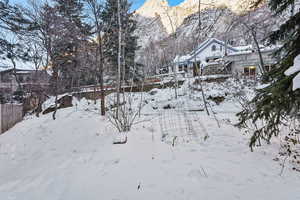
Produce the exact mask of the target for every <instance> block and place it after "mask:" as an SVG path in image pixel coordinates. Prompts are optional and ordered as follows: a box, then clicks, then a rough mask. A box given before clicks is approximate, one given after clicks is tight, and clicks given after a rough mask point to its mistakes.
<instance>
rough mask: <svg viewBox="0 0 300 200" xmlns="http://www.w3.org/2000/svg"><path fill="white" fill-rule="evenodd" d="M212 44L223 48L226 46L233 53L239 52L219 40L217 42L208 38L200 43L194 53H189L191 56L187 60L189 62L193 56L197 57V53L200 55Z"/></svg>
mask: <svg viewBox="0 0 300 200" xmlns="http://www.w3.org/2000/svg"><path fill="white" fill-rule="evenodd" d="M212 43H217V44H220V45H222V46H224V47H225V46H227V48H228V49H230V50H232V51H234V52H238V51H239V50H238V49H236V48H234V47H232V46H231V45H229V44H225V42H223V41H221V40H218V39H216V38H209V39H207V40H205V41H204V42H202V43H201V44H200V45H199V46H198V47H197V48H196V49H195V50H194V51H192V53H191V55H192V56H191V57H190V58H189V60H191V59H193V58H194V57H195V56H197V55H198V54H199V53H201V52H202V51H203V50H204V49H206V48H207V47H208V46H209V45H210V44H212Z"/></svg>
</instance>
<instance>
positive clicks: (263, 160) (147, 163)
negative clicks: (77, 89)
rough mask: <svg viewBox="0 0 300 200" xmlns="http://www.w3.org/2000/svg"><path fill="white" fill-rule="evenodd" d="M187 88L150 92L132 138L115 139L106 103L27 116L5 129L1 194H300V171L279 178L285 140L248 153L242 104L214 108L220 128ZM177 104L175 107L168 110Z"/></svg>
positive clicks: (29, 198)
mask: <svg viewBox="0 0 300 200" xmlns="http://www.w3.org/2000/svg"><path fill="white" fill-rule="evenodd" d="M183 88H184V86H183ZM184 92H185V91H184V90H182V91H179V94H180V98H179V99H178V100H172V99H173V98H172V95H174V93H173V91H171V90H170V89H165V90H158V91H157V93H156V94H155V95H149V94H145V95H144V97H145V98H146V100H147V102H148V103H147V105H146V106H145V107H144V108H143V110H142V115H141V118H139V119H138V121H137V123H136V125H135V126H134V127H133V129H132V131H131V132H130V133H128V142H127V144H124V145H113V144H112V141H113V140H114V137H115V135H116V134H117V131H116V129H115V128H114V127H113V126H112V125H111V124H110V123H109V122H108V119H107V118H105V117H101V116H100V114H99V110H98V108H99V107H100V106H99V102H98V103H97V104H96V105H94V104H93V101H87V100H85V99H83V100H82V101H80V102H76V103H75V106H74V107H72V108H67V109H63V110H59V111H58V113H57V120H55V121H53V120H52V119H51V117H52V116H51V114H48V115H43V116H41V117H40V118H36V117H33V116H31V117H27V118H26V120H24V121H23V122H21V123H19V124H17V125H16V126H15V127H14V128H12V129H11V130H9V131H8V132H7V133H5V134H4V135H1V136H0V199H1V200H83V199H87V200H99V199H104V200H110V199H111V200H134V199H143V200H144V199H145V200H146V199H149V200H154V199H157V200H160V199H161V200H176V199H178V200H183V199H184V200H189V199H190V200H196V199H207V200H221V199H222V200H224V199H228V200H229V199H230V200H233V199H242V200H265V199H272V200H282V199H288V200H298V199H300V187H299V185H300V174H299V173H297V172H295V171H293V170H292V169H291V168H290V167H288V166H286V167H285V168H284V172H283V173H282V175H280V172H281V169H282V168H281V166H280V165H279V163H278V162H275V161H274V160H273V159H274V158H275V157H277V153H278V148H279V147H278V146H279V144H278V143H276V142H275V143H273V144H272V145H268V146H264V147H261V148H258V149H256V150H255V151H254V152H250V149H249V148H248V136H245V135H243V134H242V133H241V131H240V130H238V129H236V128H235V127H233V126H232V125H231V124H232V123H233V122H234V121H235V117H234V114H235V113H236V112H237V111H238V110H239V106H238V104H237V103H235V102H234V101H226V102H224V103H221V104H220V105H219V106H213V109H214V111H215V112H216V113H218V114H217V118H218V121H219V122H220V125H221V128H218V126H217V123H216V121H215V120H214V118H213V116H212V115H211V116H207V115H206V113H205V112H189V111H187V110H188V109H190V108H191V107H194V106H197V105H198V103H197V102H198V101H197V98H196V99H195V101H194V103H187V102H188V100H189V99H192V98H191V96H189V95H188V94H184ZM212 93H215V92H214V91H212ZM170 102H171V103H172V105H175V106H176V108H175V109H167V110H165V109H162V107H163V106H164V105H165V104H166V103H170ZM155 105H156V106H157V108H155V109H153V107H155ZM198 106H200V104H199V105H198ZM162 124H166V125H167V126H168V128H167V129H164V126H162ZM188 124H192V125H191V126H192V127H193V130H194V131H189V129H188V127H186V126H187V125H188ZM163 133H164V134H167V135H168V137H167V138H169V140H168V139H165V138H163V135H162V134H163ZM188 133H193V134H188ZM174 137H177V139H175V142H174V146H172V144H171V143H172V141H173V139H174ZM287 165H288V164H287Z"/></svg>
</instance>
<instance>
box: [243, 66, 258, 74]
mask: <svg viewBox="0 0 300 200" xmlns="http://www.w3.org/2000/svg"><path fill="white" fill-rule="evenodd" d="M244 75H245V76H255V75H256V67H255V66H248V67H244Z"/></svg>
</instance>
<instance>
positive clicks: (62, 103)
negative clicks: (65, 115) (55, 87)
mask: <svg viewBox="0 0 300 200" xmlns="http://www.w3.org/2000/svg"><path fill="white" fill-rule="evenodd" d="M72 100H73V97H72V96H71V95H66V96H63V97H61V98H60V99H58V101H57V102H58V104H59V108H68V107H72V106H73V104H72Z"/></svg>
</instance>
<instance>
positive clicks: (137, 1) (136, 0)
mask: <svg viewBox="0 0 300 200" xmlns="http://www.w3.org/2000/svg"><path fill="white" fill-rule="evenodd" d="M182 1H183V0H168V2H169V4H170V5H171V6H176V5H178V4H179V3H181V2H182ZM132 2H133V5H132V9H137V8H139V7H140V6H142V5H143V4H144V2H145V0H133V1H132Z"/></svg>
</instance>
